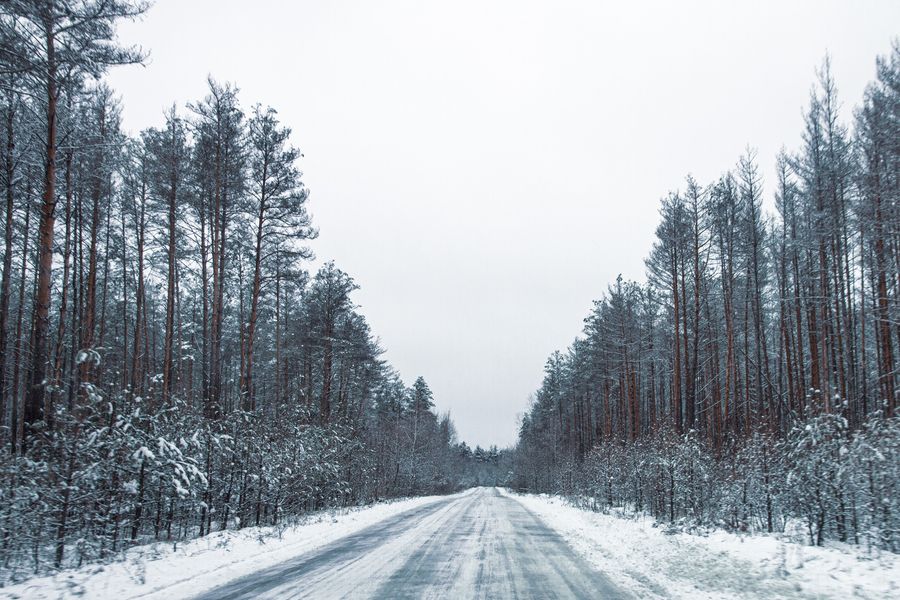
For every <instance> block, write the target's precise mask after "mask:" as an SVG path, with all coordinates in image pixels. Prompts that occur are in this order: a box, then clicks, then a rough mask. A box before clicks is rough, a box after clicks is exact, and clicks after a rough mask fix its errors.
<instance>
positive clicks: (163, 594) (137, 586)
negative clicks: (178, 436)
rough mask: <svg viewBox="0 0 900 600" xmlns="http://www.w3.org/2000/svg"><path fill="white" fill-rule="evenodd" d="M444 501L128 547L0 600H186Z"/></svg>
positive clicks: (1, 594) (0, 592)
mask: <svg viewBox="0 0 900 600" xmlns="http://www.w3.org/2000/svg"><path fill="white" fill-rule="evenodd" d="M464 493H466V492H464ZM445 498H446V497H444V496H426V497H421V498H410V499H405V500H398V501H394V502H386V503H383V504H376V505H374V506H368V507H364V508H356V509H342V510H334V511H327V512H322V513H318V514H316V515H314V516H311V517H310V518H309V519H307V520H306V521H304V522H303V523H301V524H299V525H297V526H294V527H289V528H287V529H285V530H284V531H282V532H281V536H280V537H278V532H277V531H275V530H273V528H272V527H266V528H256V527H253V528H247V529H243V530H241V531H220V532H216V533H213V534H211V535H209V536H206V537H204V538H201V539H196V540H192V541H189V542H185V543H180V544H178V545H177V547H173V545H172V544H171V543H159V544H152V545H149V546H136V547H134V548H131V549H130V550H128V552H127V553H126V556H125V560H122V561H119V562H114V563H110V564H104V565H90V566H86V567H82V568H80V569H69V570H65V571H62V572H60V573H58V574H56V575H53V576H50V577H39V578H35V579H29V580H28V581H25V582H23V583H20V584H17V585H14V586H10V587H7V588H0V598H15V599H22V600H24V599H26V598H27V599H28V600H41V599H47V600H50V599H53V600H57V599H68V598H91V599H103V598H114V599H115V600H126V599H129V598H140V599H142V600H154V599H165V600H173V599H175V598H188V597H191V596H194V595H197V594H200V593H202V592H205V591H208V590H210V589H212V588H214V587H218V586H220V585H222V584H224V583H228V582H229V581H231V580H233V579H237V578H239V577H242V576H244V575H248V574H250V573H254V572H256V571H259V570H260V569H264V568H266V567H270V566H272V565H276V564H278V563H280V562H283V561H286V560H288V559H290V558H293V557H295V556H297V555H299V554H302V553H304V552H308V551H310V550H314V549H316V548H319V547H321V546H323V545H325V544H328V543H330V542H332V541H334V540H337V539H339V538H342V537H344V536H347V535H351V534H353V533H356V532H357V531H360V530H362V529H364V528H366V527H368V526H370V525H373V524H375V523H378V522H380V521H383V520H384V519H387V518H389V517H392V516H394V515H396V514H399V513H402V512H404V511H407V510H410V509H413V508H417V507H420V506H424V505H426V504H431V503H434V502H439V501H441V500H443V499H445Z"/></svg>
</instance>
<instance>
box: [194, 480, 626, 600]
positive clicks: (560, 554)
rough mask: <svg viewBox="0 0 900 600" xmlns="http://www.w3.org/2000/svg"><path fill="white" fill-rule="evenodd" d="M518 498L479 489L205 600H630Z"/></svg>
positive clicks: (392, 520) (239, 581)
mask: <svg viewBox="0 0 900 600" xmlns="http://www.w3.org/2000/svg"><path fill="white" fill-rule="evenodd" d="M626 597H629V596H628V595H626V594H625V593H624V592H622V591H621V590H619V589H617V588H616V587H615V586H614V585H613V584H612V583H611V582H610V581H609V580H608V579H607V578H606V577H604V576H603V575H602V574H601V573H598V572H596V571H595V570H593V569H592V568H591V567H590V566H589V565H588V564H587V563H586V562H585V561H584V559H582V558H581V557H580V556H578V555H577V554H575V552H573V551H572V549H571V548H570V547H569V546H568V545H567V544H566V543H565V542H564V541H563V539H562V538H560V537H559V536H558V535H557V534H556V533H555V532H553V531H552V530H551V529H550V528H549V527H547V526H546V525H545V524H544V523H543V522H542V521H540V520H539V519H538V518H537V517H536V516H534V515H533V514H532V513H530V512H529V511H528V510H527V509H526V508H525V507H523V506H522V505H521V504H520V503H519V502H518V501H516V500H515V499H514V498H509V497H507V496H503V495H501V494H500V493H499V492H498V491H497V490H496V489H494V488H478V489H475V490H470V491H469V492H466V493H463V494H458V495H455V496H449V497H447V498H445V499H442V500H439V501H437V502H435V503H433V504H428V505H425V506H422V507H419V508H415V509H412V510H409V511H407V512H404V513H402V514H400V515H397V516H395V517H392V518H389V519H386V520H385V521H382V522H381V523H378V524H376V525H373V526H371V527H368V528H367V529H364V530H362V531H360V532H358V533H356V534H353V535H350V536H347V537H345V538H342V539H340V540H337V541H335V542H333V543H331V544H329V545H327V546H324V547H322V548H319V549H317V550H314V551H311V552H308V553H306V554H302V555H299V556H297V557H296V558H294V559H291V560H289V561H286V562H284V563H281V564H279V565H276V566H274V567H271V568H269V569H265V570H262V571H260V572H258V573H254V574H253V575H250V576H247V577H243V578H240V579H237V580H235V581H233V582H232V583H229V584H226V585H223V586H221V587H219V588H216V589H214V590H212V591H210V592H208V593H206V594H203V595H202V596H199V598H201V599H203V600H235V599H238V598H240V599H251V598H259V599H269V600H271V599H279V600H286V599H288V598H290V599H295V598H314V599H317V600H318V599H323V600H328V599H332V598H390V599H395V598H396V599H402V598H448V599H454V600H456V599H468V598H486V599H487V598H490V599H505V598H541V599H545V598H591V599H605V598H626Z"/></svg>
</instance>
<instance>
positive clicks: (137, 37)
mask: <svg viewBox="0 0 900 600" xmlns="http://www.w3.org/2000/svg"><path fill="white" fill-rule="evenodd" d="M898 25H900V2H898V1H897V0H887V1H879V2H876V1H863V0H860V1H855V2H850V1H848V2H825V1H822V0H818V1H810V2H787V1H781V2H758V1H754V2H708V3H687V2H658V3H650V2H625V1H623V2H617V3H612V2H598V1H586V2H567V1H560V0H554V1H546V2H529V1H525V0H512V1H503V2H500V1H494V0H454V1H452V2H425V1H416V0H410V1H407V2H393V1H391V2H383V1H374V0H360V1H355V2H350V1H340V0H328V1H320V2H307V1H296V0H295V1H292V2H280V1H274V0H254V1H252V2H247V1H246V0H243V1H240V2H238V1H230V0H208V1H207V0H203V1H201V0H157V2H156V4H155V5H154V6H153V8H151V9H150V11H149V12H148V13H147V15H146V16H145V17H144V19H143V20H142V21H140V22H137V23H134V24H126V25H123V26H122V27H121V28H120V35H121V38H122V40H123V41H125V42H131V43H139V44H141V45H142V46H144V47H145V48H146V49H148V50H150V52H151V58H150V60H149V62H148V64H147V66H146V67H144V68H140V67H127V68H119V69H117V70H115V71H114V72H113V73H112V74H111V76H110V81H111V84H112V85H113V86H114V87H115V88H116V89H117V90H118V91H119V92H120V93H121V95H122V96H123V101H124V105H125V110H124V122H125V127H126V128H127V129H129V130H131V131H132V132H136V131H138V130H140V129H142V128H144V127H148V126H158V125H160V124H161V123H162V121H163V117H162V112H163V109H164V108H165V107H167V106H170V105H171V104H172V102H175V103H177V104H178V105H179V106H183V105H184V104H185V103H186V102H189V101H195V100H197V99H199V98H201V97H202V96H203V95H204V94H205V85H206V76H207V74H212V75H213V76H214V77H215V78H216V79H219V80H221V81H231V82H234V83H236V84H237V85H238V87H239V88H240V89H241V91H242V93H241V99H242V104H243V105H244V106H245V107H247V108H249V107H250V106H252V104H254V103H255V102H262V103H265V104H270V105H272V106H273V107H275V108H276V109H277V110H278V111H279V113H280V115H281V118H282V120H283V121H284V122H285V123H286V124H288V125H289V126H291V127H292V128H293V130H294V141H295V143H296V145H297V146H299V147H300V148H301V150H302V151H303V152H304V153H305V155H306V158H305V159H304V160H303V161H302V165H301V166H302V169H303V171H304V173H305V177H304V180H305V182H306V184H307V185H308V186H309V187H310V189H311V191H312V195H311V198H310V209H311V212H312V214H313V218H314V220H315V223H316V225H318V227H319V228H320V230H321V235H320V237H319V239H318V240H316V241H315V242H314V243H313V249H314V250H315V252H316V254H317V255H318V258H317V260H316V264H319V263H321V262H322V261H324V260H332V259H333V260H335V261H336V263H337V265H338V266H339V267H340V268H342V269H344V270H345V271H347V272H348V273H350V274H351V275H352V276H353V277H354V278H355V279H356V281H357V282H358V283H359V284H360V286H361V290H360V291H359V292H357V293H356V301H357V302H358V303H359V304H360V305H361V311H362V312H363V313H364V314H365V315H366V317H367V318H368V320H369V322H370V323H371V325H372V328H373V331H374V332H375V333H376V334H377V335H378V336H379V337H380V338H381V341H382V344H383V346H384V347H385V348H386V349H387V355H386V357H387V359H388V360H389V361H390V362H391V363H392V364H393V365H394V366H395V367H396V368H397V369H398V370H399V371H400V373H401V375H402V376H403V378H404V379H405V380H406V381H407V383H411V382H412V381H413V379H414V378H415V377H416V376H417V375H424V376H425V378H426V379H427V380H428V382H429V383H430V385H431V388H432V390H433V391H434V393H435V398H436V401H437V405H438V408H439V409H441V410H449V411H450V412H451V415H452V417H453V419H454V420H455V422H456V425H457V429H458V432H459V435H460V438H461V439H464V440H466V441H468V442H469V443H470V444H476V443H478V444H482V445H488V444H492V443H496V444H498V445H507V444H510V443H512V442H513V441H514V440H515V436H516V428H517V418H518V415H519V414H520V413H521V412H522V411H523V410H524V408H525V407H526V405H527V403H528V401H529V395H530V394H531V393H532V392H533V391H534V390H535V389H536V388H537V386H538V385H539V384H540V381H541V378H542V368H543V364H544V361H545V359H546V358H547V356H548V355H549V354H550V353H551V352H552V351H553V350H554V349H565V348H566V347H567V346H568V344H569V343H570V342H571V341H572V339H573V338H574V337H575V336H576V335H577V334H578V333H579V332H580V331H581V326H582V319H583V318H584V316H585V315H586V314H587V312H588V310H589V309H590V308H591V301H592V300H593V299H595V298H598V297H599V296H600V295H601V294H602V293H603V292H604V290H605V289H606V286H607V284H608V283H610V282H612V281H613V280H614V279H615V277H616V275H617V274H619V273H621V274H622V275H623V276H624V277H626V278H634V279H642V278H643V273H644V266H643V260H644V257H645V255H646V254H647V253H648V251H649V248H650V244H651V243H652V239H653V231H654V229H655V226H656V222H657V206H658V202H659V198H660V197H661V196H663V195H665V194H666V193H667V191H668V190H670V189H675V188H678V187H680V186H682V183H683V181H684V177H685V176H686V175H687V174H688V173H692V174H693V175H694V176H695V177H696V178H697V179H699V180H700V181H701V182H703V183H706V182H708V181H710V180H711V179H713V178H715V177H716V176H718V175H719V174H720V173H721V172H723V171H724V170H726V169H728V168H730V167H731V166H732V165H733V164H734V163H735V162H736V160H737V158H738V156H739V155H740V153H741V152H742V151H743V150H744V148H745V147H746V146H747V145H748V144H750V145H752V146H753V147H755V148H757V149H758V151H759V160H760V163H761V166H762V168H763V173H764V174H765V176H766V179H767V183H768V182H771V181H772V178H773V177H772V173H773V168H772V165H773V163H774V157H775V154H776V153H777V151H778V150H779V148H780V147H781V146H782V145H786V146H787V147H788V148H789V149H793V148H796V147H797V145H798V143H799V138H800V131H801V127H802V123H801V113H802V109H803V106H804V105H805V104H806V101H807V98H808V95H809V90H810V86H811V84H812V83H813V80H814V72H815V69H816V67H817V66H818V65H820V64H821V61H822V58H823V56H824V54H825V52H826V50H827V51H828V52H830V53H831V55H832V65H833V71H834V74H835V77H836V80H837V83H838V86H839V92H840V97H841V100H842V101H843V103H844V107H845V109H846V110H845V115H846V116H847V117H848V118H849V116H850V109H851V108H852V107H853V106H854V105H856V104H858V102H859V99H860V98H861V95H862V91H863V88H864V86H865V84H866V82H867V81H869V80H870V79H872V78H873V76H874V70H875V56H876V55H878V54H886V53H887V52H888V51H889V50H890V45H891V40H892V38H893V37H894V36H897V35H898V34H900V30H898V29H900V28H898ZM770 195H771V186H767V196H770Z"/></svg>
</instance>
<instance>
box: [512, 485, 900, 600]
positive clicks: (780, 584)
mask: <svg viewBox="0 0 900 600" xmlns="http://www.w3.org/2000/svg"><path fill="white" fill-rule="evenodd" d="M504 493H506V494H508V495H511V496H513V497H515V498H516V499H517V500H519V502H521V503H522V504H524V505H525V507H526V508H528V509H529V510H530V511H532V512H533V513H534V514H536V515H537V516H538V517H540V518H541V519H542V520H543V521H544V522H546V523H547V524H548V525H549V526H550V527H551V528H553V529H554V530H556V531H557V532H558V533H559V534H560V535H562V536H563V537H564V538H565V539H566V540H567V541H568V542H569V544H570V545H571V546H572V547H573V548H574V549H575V550H576V551H577V552H579V553H580V554H582V555H583V556H584V557H585V558H586V559H587V560H588V562H590V563H591V564H593V565H594V566H595V567H596V568H597V569H598V570H599V571H601V572H602V573H604V574H605V575H606V576H607V577H609V578H610V579H611V580H612V581H613V582H615V583H616V584H618V585H619V586H620V587H622V588H623V589H626V590H630V591H632V592H634V593H635V595H636V596H637V597H640V598H691V599H698V598H716V599H719V598H767V599H768V598H841V599H843V598H900V556H898V555H895V554H890V553H877V554H872V555H867V554H866V552H865V551H863V550H861V549H859V548H854V547H849V546H847V547H842V548H837V547H827V548H816V547H811V546H808V545H804V544H802V543H795V542H792V541H785V540H781V539H778V538H776V537H774V536H763V535H756V536H748V535H735V534H731V533H727V532H725V531H714V532H711V533H710V534H709V535H707V536H698V535H690V534H685V533H667V532H666V530H665V528H664V527H657V526H654V522H653V520H652V519H649V518H635V519H629V518H625V517H621V516H612V515H605V514H600V513H594V512H591V511H586V510H582V509H580V508H576V507H574V506H572V505H570V504H569V503H568V502H566V501H565V500H563V499H561V498H558V497H548V496H536V495H531V494H513V493H511V492H508V491H504Z"/></svg>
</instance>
